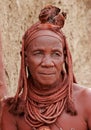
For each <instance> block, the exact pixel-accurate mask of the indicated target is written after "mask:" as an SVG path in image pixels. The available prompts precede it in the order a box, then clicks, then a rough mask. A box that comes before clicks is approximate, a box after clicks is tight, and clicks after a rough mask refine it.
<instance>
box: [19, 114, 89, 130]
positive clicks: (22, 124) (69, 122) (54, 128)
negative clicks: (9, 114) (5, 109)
mask: <svg viewBox="0 0 91 130" xmlns="http://www.w3.org/2000/svg"><path fill="white" fill-rule="evenodd" d="M17 126H18V130H87V123H86V122H85V120H84V119H83V118H82V116H80V115H77V116H71V115H69V114H66V113H63V114H62V115H61V116H60V117H59V118H58V119H57V121H56V123H53V124H52V125H49V126H48V127H46V126H44V127H41V129H33V128H32V127H31V126H30V125H29V124H28V123H27V122H26V121H25V119H24V117H22V118H19V119H18V120H17Z"/></svg>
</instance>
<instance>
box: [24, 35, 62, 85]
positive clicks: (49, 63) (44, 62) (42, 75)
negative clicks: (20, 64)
mask: <svg viewBox="0 0 91 130" xmlns="http://www.w3.org/2000/svg"><path fill="white" fill-rule="evenodd" d="M63 62H64V55H63V47H62V43H61V41H60V40H59V39H57V38H55V37H51V36H41V37H37V38H35V39H34V40H32V42H31V44H30V45H29V47H28V49H27V58H26V64H27V66H28V68H29V71H30V73H31V76H32V78H33V81H34V82H35V83H37V84H39V85H42V86H50V85H51V86H52V85H55V84H56V83H58V82H59V80H60V78H61V76H60V74H61V71H62V69H63Z"/></svg>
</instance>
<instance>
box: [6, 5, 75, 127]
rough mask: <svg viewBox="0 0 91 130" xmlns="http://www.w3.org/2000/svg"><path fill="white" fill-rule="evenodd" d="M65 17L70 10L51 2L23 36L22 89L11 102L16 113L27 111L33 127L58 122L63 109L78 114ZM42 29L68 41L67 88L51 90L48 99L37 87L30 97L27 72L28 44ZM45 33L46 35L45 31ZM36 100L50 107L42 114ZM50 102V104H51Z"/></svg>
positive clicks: (20, 84)
mask: <svg viewBox="0 0 91 130" xmlns="http://www.w3.org/2000/svg"><path fill="white" fill-rule="evenodd" d="M65 19H66V13H64V12H61V10H60V9H59V8H57V7H55V6H52V5H49V6H47V7H45V8H44V9H42V10H41V12H40V14H39V22H37V23H36V24H34V25H33V26H32V27H30V28H29V29H28V30H27V31H26V32H25V34H24V36H23V39H22V50H21V69H20V76H19V83H18V89H17V92H16V95H15V97H14V98H11V99H8V100H7V102H8V104H9V105H10V111H11V112H13V113H14V114H20V115H21V114H24V115H25V120H26V121H27V122H28V124H30V126H32V127H39V126H41V125H44V124H52V123H54V122H55V121H56V120H57V118H58V116H59V115H61V113H62V112H63V110H65V111H66V112H68V113H70V114H71V115H76V110H75V106H74V102H73V100H72V84H73V82H76V80H75V77H74V74H73V68H72V58H71V54H70V51H69V48H68V43H67V41H66V37H65V35H64V34H63V32H62V30H61V28H62V27H63V26H64V23H65ZM40 30H50V31H53V32H54V33H55V34H56V35H58V37H61V38H62V39H63V41H64V42H63V47H64V57H65V61H64V68H65V73H66V77H67V79H64V81H63V84H62V85H63V86H64V87H63V89H61V87H60V89H59V88H58V89H59V90H58V92H56V93H55V96H54V95H53V93H52V94H51V92H49V93H47V94H50V96H49V97H50V98H48V96H46V95H45V96H44V98H42V97H40V96H39V95H38V94H39V93H40V92H36V90H34V88H33V87H31V89H30V91H31V92H33V94H31V96H30V97H29V93H28V89H29V84H28V77H29V74H27V73H28V72H27V66H26V64H25V57H26V54H25V53H26V51H27V48H28V45H29V44H31V41H32V40H33V39H34V38H36V34H37V32H38V31H40ZM37 35H38V34H37ZM41 36H43V34H42V35H41ZM50 91H51V90H50ZM53 91H54V90H53ZM44 93H46V92H44ZM34 96H35V97H38V99H39V101H37V99H36V98H35V97H34ZM47 99H48V100H47ZM52 99H53V100H52ZM33 100H34V102H37V103H36V104H40V105H39V106H38V107H39V108H40V109H42V108H46V111H47V112H44V113H39V111H38V108H36V107H37V106H36V105H35V103H33ZM50 100H51V101H50ZM43 103H44V104H43ZM48 103H50V105H49V104H48ZM45 104H46V105H45ZM34 105H35V106H34ZM48 105H49V106H48ZM32 110H33V111H32Z"/></svg>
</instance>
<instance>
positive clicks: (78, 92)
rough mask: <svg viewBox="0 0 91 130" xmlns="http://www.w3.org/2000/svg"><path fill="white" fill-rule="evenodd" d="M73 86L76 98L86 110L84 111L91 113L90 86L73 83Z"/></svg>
mask: <svg viewBox="0 0 91 130" xmlns="http://www.w3.org/2000/svg"><path fill="white" fill-rule="evenodd" d="M73 88H74V89H73V91H74V97H75V98H76V100H77V101H78V102H79V104H80V105H81V106H82V108H84V110H86V111H85V112H88V113H91V103H90V102H91V88H88V87H84V86H81V85H79V84H74V85H73Z"/></svg>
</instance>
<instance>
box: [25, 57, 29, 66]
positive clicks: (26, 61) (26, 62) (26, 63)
mask: <svg viewBox="0 0 91 130" xmlns="http://www.w3.org/2000/svg"><path fill="white" fill-rule="evenodd" d="M25 65H26V66H27V67H28V60H27V57H25Z"/></svg>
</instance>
